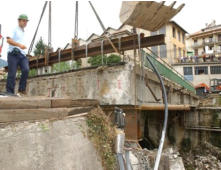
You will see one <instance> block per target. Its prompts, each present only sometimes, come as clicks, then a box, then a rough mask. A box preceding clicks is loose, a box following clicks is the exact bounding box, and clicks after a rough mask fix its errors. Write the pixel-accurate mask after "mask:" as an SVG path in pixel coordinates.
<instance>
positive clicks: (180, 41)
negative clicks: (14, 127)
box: [151, 21, 187, 65]
mask: <svg viewBox="0 0 221 170" xmlns="http://www.w3.org/2000/svg"><path fill="white" fill-rule="evenodd" d="M186 33H187V31H185V30H184V29H183V28H182V27H181V26H180V25H178V24H177V23H176V22H174V21H170V22H169V23H168V24H166V26H164V27H162V28H161V29H160V30H158V31H156V32H151V35H156V34H165V36H166V37H165V42H166V44H165V45H160V46H155V47H152V48H151V50H152V51H153V52H154V53H156V54H157V56H159V57H160V58H161V59H163V60H164V61H166V62H167V63H169V64H171V65H172V64H174V63H177V62H178V61H180V60H181V58H183V57H185V56H186V43H185V37H186V36H185V35H186Z"/></svg>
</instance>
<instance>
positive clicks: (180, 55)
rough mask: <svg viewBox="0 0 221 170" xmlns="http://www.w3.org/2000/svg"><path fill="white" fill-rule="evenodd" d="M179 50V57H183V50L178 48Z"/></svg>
mask: <svg viewBox="0 0 221 170" xmlns="http://www.w3.org/2000/svg"><path fill="white" fill-rule="evenodd" d="M178 49H179V57H182V54H181V48H178Z"/></svg>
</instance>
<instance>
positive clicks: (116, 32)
mask: <svg viewBox="0 0 221 170" xmlns="http://www.w3.org/2000/svg"><path fill="white" fill-rule="evenodd" d="M104 32H105V33H108V34H109V35H110V36H111V38H120V37H124V36H128V35H131V34H133V33H134V29H133V27H132V26H129V25H121V26H120V27H119V28H118V29H114V28H111V27H108V28H107V29H106V30H105V31H104ZM136 33H138V34H139V33H144V35H145V36H153V35H158V34H165V42H166V44H165V45H160V46H154V47H151V48H150V49H151V50H152V51H153V53H154V54H156V57H159V58H161V59H163V60H164V61H165V62H167V63H169V64H171V65H172V64H174V63H177V62H178V61H180V60H181V58H184V57H186V52H187V50H186V44H185V42H186V41H185V37H186V33H187V31H185V30H184V29H183V28H182V27H181V26H180V25H178V24H177V23H176V22H175V21H170V22H168V23H167V24H166V25H165V26H164V27H162V28H161V29H160V30H158V31H155V32H151V31H148V30H144V29H139V28H137V29H136ZM103 39H105V37H104V33H102V34H101V35H100V36H98V35H97V34H91V36H89V38H88V39H87V40H86V41H84V42H83V41H82V43H80V45H83V44H88V43H90V42H95V41H102V40H103ZM131 53H133V50H132V51H127V52H126V54H125V55H128V56H133V55H130V54H131ZM83 60H84V59H83ZM83 63H85V64H86V63H87V62H85V61H84V62H83Z"/></svg>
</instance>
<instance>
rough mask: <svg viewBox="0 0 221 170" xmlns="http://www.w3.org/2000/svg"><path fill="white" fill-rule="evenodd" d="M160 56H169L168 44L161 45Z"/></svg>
mask: <svg viewBox="0 0 221 170" xmlns="http://www.w3.org/2000/svg"><path fill="white" fill-rule="evenodd" d="M160 57H161V58H166V57H167V47H166V45H160Z"/></svg>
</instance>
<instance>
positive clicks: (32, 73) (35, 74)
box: [28, 69, 38, 77]
mask: <svg viewBox="0 0 221 170" xmlns="http://www.w3.org/2000/svg"><path fill="white" fill-rule="evenodd" d="M37 74H38V73H37V70H36V69H31V70H30V71H29V75H28V76H29V77H34V76H37Z"/></svg>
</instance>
